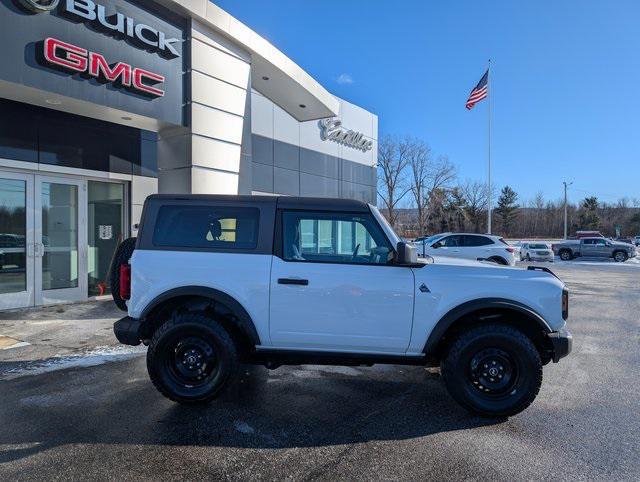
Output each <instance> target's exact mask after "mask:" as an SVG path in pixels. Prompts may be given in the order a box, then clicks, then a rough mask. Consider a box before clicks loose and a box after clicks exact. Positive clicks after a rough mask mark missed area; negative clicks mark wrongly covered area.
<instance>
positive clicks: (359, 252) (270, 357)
mask: <svg viewBox="0 0 640 482" xmlns="http://www.w3.org/2000/svg"><path fill="white" fill-rule="evenodd" d="M428 261H430V260H426V259H425V260H422V261H419V260H418V258H417V256H416V250H415V248H414V247H413V246H411V245H409V244H408V243H406V242H403V241H401V240H400V238H399V237H398V235H397V234H396V233H395V232H394V231H393V229H392V228H391V227H390V225H389V224H388V223H387V222H386V220H385V219H384V217H382V215H381V214H380V212H379V211H378V210H377V209H376V208H375V207H374V206H371V205H368V204H366V203H363V202H360V201H355V200H343V199H313V198H298V197H285V196H282V197H275V196H274V197H267V196H265V197H261V196H221V195H180V196H172V195H152V196H149V197H148V198H147V200H146V201H145V205H144V210H143V215H142V222H141V225H140V229H139V232H138V238H137V239H133V238H131V239H128V240H126V241H124V242H123V243H122V244H121V245H120V247H119V248H118V250H117V252H116V255H115V259H114V263H113V266H112V270H111V279H112V283H113V284H112V286H113V288H114V289H115V291H114V301H115V302H116V304H117V305H118V307H120V308H121V309H124V310H127V311H128V316H126V317H124V318H122V319H121V320H119V321H117V322H116V323H115V324H114V332H115V335H116V337H117V338H118V340H119V341H120V342H122V343H125V344H129V345H137V344H140V343H141V342H143V343H144V344H147V345H148V346H149V348H148V350H147V369H148V372H149V376H150V378H151V380H152V382H153V383H154V385H155V386H156V388H157V389H158V390H159V391H160V392H161V393H162V394H163V395H165V396H166V397H168V398H170V399H172V400H174V401H177V402H182V403H199V402H207V401H210V400H212V399H214V398H216V397H217V396H219V395H220V394H221V393H222V391H223V390H224V389H225V388H226V387H228V386H229V384H231V383H232V382H233V381H234V379H235V378H236V376H237V375H238V372H239V365H240V363H254V364H261V365H264V366H266V367H267V368H269V369H276V368H278V367H279V366H281V365H283V364H293V365H296V364H330V365H352V366H358V365H367V366H370V365H372V364H374V363H391V364H406V365H425V366H427V365H429V366H434V365H435V366H440V367H441V370H442V376H443V379H444V382H445V384H446V386H447V388H448V390H449V391H450V393H451V394H452V396H453V398H454V399H455V400H457V401H458V402H459V403H460V404H462V405H463V406H464V407H466V408H467V409H469V410H471V411H473V412H476V413H479V414H482V415H484V416H508V415H513V414H515V413H518V412H520V411H522V410H524V409H525V408H526V407H527V406H528V405H529V404H530V403H531V402H532V401H533V400H534V398H535V397H536V395H537V393H538V391H539V389H540V385H541V383H542V366H543V365H544V364H546V363H549V362H550V361H554V362H557V361H558V360H559V359H560V358H562V357H564V356H566V355H567V354H568V353H569V352H570V351H571V344H572V338H571V335H570V334H569V332H568V331H567V328H566V319H567V317H568V302H569V301H568V300H569V298H568V291H567V290H566V288H565V285H564V284H563V283H562V281H560V279H558V278H557V277H556V276H555V275H553V273H551V272H550V271H548V270H544V269H537V270H531V268H533V267H530V269H529V270H524V269H512V268H504V267H501V266H497V265H494V264H490V263H479V262H477V261H468V260H459V259H443V258H438V259H436V260H435V261H433V260H431V261H432V262H428Z"/></svg>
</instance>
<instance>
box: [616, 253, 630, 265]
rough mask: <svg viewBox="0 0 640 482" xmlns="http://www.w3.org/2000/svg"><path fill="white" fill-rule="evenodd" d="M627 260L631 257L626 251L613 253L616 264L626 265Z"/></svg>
mask: <svg viewBox="0 0 640 482" xmlns="http://www.w3.org/2000/svg"><path fill="white" fill-rule="evenodd" d="M627 259H629V256H628V255H627V253H625V252H624V251H615V252H614V253H613V260H614V261H615V262H616V263H624V262H625V261H626V260H627Z"/></svg>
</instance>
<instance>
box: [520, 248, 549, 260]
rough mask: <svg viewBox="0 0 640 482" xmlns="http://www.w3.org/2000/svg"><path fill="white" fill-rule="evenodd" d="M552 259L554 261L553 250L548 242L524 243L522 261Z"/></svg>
mask: <svg viewBox="0 0 640 482" xmlns="http://www.w3.org/2000/svg"><path fill="white" fill-rule="evenodd" d="M525 260H526V261H550V262H552V263H553V250H552V249H551V246H549V245H548V244H546V243H522V246H520V261H525Z"/></svg>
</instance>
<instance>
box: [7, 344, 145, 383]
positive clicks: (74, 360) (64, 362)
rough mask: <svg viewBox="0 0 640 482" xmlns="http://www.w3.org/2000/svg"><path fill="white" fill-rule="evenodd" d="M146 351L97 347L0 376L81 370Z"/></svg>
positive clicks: (142, 347) (37, 362) (29, 364)
mask: <svg viewBox="0 0 640 482" xmlns="http://www.w3.org/2000/svg"><path fill="white" fill-rule="evenodd" d="M146 351H147V347H146V346H144V345H139V346H124V345H120V346H98V347H96V348H94V349H92V350H89V351H87V352H85V353H81V354H78V355H65V356H55V357H52V358H47V359H45V360H36V361H31V362H25V363H24V364H21V365H20V366H18V367H16V368H12V369H10V370H7V371H6V372H4V373H2V374H1V375H0V378H2V379H4V380H12V379H14V378H20V377H24V376H31V375H41V374H43V373H48V372H53V371H56V370H64V369H67V368H83V367H92V366H96V365H102V364H104V363H109V362H115V361H121V360H127V359H129V358H134V357H137V356H140V355H141V354H143V353H145V352H146Z"/></svg>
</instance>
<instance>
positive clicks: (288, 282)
mask: <svg viewBox="0 0 640 482" xmlns="http://www.w3.org/2000/svg"><path fill="white" fill-rule="evenodd" d="M278 284H280V285H301V286H307V285H308V284H309V280H308V279H300V278H278Z"/></svg>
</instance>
